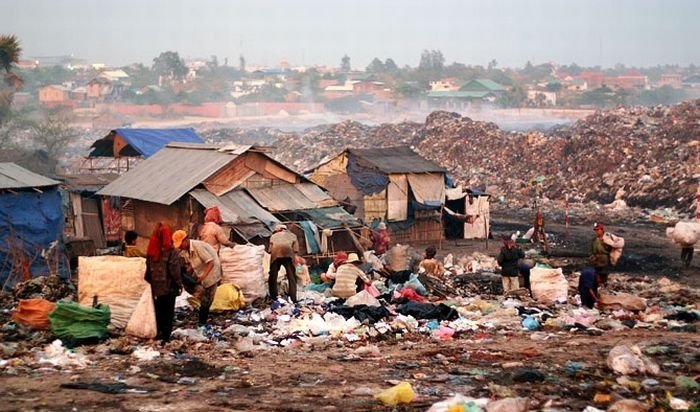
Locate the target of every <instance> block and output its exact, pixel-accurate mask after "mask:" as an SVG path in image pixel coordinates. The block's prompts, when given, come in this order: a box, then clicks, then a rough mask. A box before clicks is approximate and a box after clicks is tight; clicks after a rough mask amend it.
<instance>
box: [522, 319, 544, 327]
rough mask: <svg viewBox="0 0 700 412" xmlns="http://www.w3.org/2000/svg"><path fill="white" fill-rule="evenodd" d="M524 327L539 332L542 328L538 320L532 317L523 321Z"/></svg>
mask: <svg viewBox="0 0 700 412" xmlns="http://www.w3.org/2000/svg"><path fill="white" fill-rule="evenodd" d="M522 324H523V327H524V328H525V329H528V330H537V329H539V328H540V323H539V322H538V321H537V319H535V318H533V317H532V316H528V317H526V318H525V319H523V322H522Z"/></svg>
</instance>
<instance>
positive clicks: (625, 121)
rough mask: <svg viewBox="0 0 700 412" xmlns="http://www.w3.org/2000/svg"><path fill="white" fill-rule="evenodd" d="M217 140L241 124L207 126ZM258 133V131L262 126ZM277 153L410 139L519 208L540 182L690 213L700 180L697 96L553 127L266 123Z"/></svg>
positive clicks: (329, 151)
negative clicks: (298, 128) (294, 127)
mask: <svg viewBox="0 0 700 412" xmlns="http://www.w3.org/2000/svg"><path fill="white" fill-rule="evenodd" d="M204 134H205V136H206V137H207V138H209V139H212V140H214V141H221V140H226V138H227V137H236V136H241V135H242V133H240V132H228V133H224V132H221V131H218V132H213V131H212V132H209V133H204ZM256 134H258V135H259V133H258V132H256ZM264 134H265V137H266V139H265V141H264V142H261V143H265V144H270V143H269V142H270V140H272V139H271V137H276V139H275V140H274V143H273V145H274V148H273V149H272V155H273V156H274V157H275V158H277V159H278V160H280V161H281V162H283V163H284V164H286V165H289V166H291V167H292V168H294V169H296V170H298V171H301V172H303V171H306V170H308V169H310V168H312V167H314V166H315V165H317V164H318V163H319V162H321V161H322V160H323V159H324V158H326V157H327V156H331V155H334V154H336V153H338V152H340V151H342V150H343V149H345V148H346V147H353V148H371V147H388V146H395V145H410V146H412V147H413V148H414V149H415V150H416V151H417V152H419V153H420V154H421V155H423V156H425V157H426V158H428V159H431V160H433V161H435V162H437V163H438V164H440V165H442V166H444V167H445V168H447V169H448V170H449V172H450V174H451V175H452V176H453V177H454V178H455V179H456V181H457V182H459V183H462V184H463V185H465V186H466V187H473V188H479V189H486V190H488V191H489V192H490V193H492V194H494V195H496V196H499V197H500V196H503V198H504V199H506V200H507V201H509V203H513V204H514V205H515V206H517V205H524V204H527V202H529V201H530V200H531V198H532V195H533V194H534V191H535V187H534V186H533V182H539V185H540V187H541V190H542V194H543V195H544V196H545V197H546V198H549V199H553V200H563V198H564V196H565V195H569V198H570V199H572V200H573V201H596V202H599V203H603V204H605V203H610V202H613V201H615V200H622V201H624V202H625V203H626V204H627V205H628V206H633V207H634V206H637V207H642V208H650V209H654V208H673V209H675V210H677V211H680V212H689V211H690V210H691V208H692V205H693V200H694V196H695V192H696V190H697V184H698V179H700V161H698V159H700V100H693V101H688V102H684V103H681V104H679V105H675V106H653V107H620V108H616V109H612V110H607V111H599V112H596V113H595V114H593V115H591V116H588V117H586V118H585V119H582V120H579V121H578V122H576V123H574V124H573V125H571V126H567V127H559V128H555V129H552V130H548V131H544V132H543V131H529V132H506V131H504V130H502V129H500V128H499V127H498V126H497V125H496V124H495V123H490V122H481V121H474V120H472V119H470V118H469V117H465V116H461V115H459V114H457V113H450V112H444V111H436V112H433V113H432V114H430V115H429V116H428V117H427V118H426V120H425V123H415V122H402V123H398V124H382V125H378V126H368V125H364V124H361V123H358V122H353V121H345V122H342V123H338V124H334V125H324V126H317V127H314V128H310V129H306V130H305V131H303V132H301V133H295V132H274V131H271V130H266V131H265V133H264Z"/></svg>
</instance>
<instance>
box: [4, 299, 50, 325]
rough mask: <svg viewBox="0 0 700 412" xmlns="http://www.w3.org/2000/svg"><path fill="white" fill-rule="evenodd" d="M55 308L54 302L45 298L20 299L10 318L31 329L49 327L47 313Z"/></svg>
mask: <svg viewBox="0 0 700 412" xmlns="http://www.w3.org/2000/svg"><path fill="white" fill-rule="evenodd" d="M55 308H56V304H55V303H53V302H49V301H48V300H46V299H21V300H20V301H19V305H17V309H16V310H15V311H14V313H12V320H14V321H15V322H16V323H19V324H20V325H24V326H27V327H29V328H32V329H49V328H50V327H51V322H50V321H49V313H51V312H52V311H53V310H54V309H55Z"/></svg>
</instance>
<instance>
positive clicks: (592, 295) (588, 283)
mask: <svg viewBox="0 0 700 412" xmlns="http://www.w3.org/2000/svg"><path fill="white" fill-rule="evenodd" d="M605 281H606V275H605V274H603V273H601V272H600V271H599V270H597V269H594V268H586V269H584V270H583V271H582V272H581V276H579V278H578V293H579V295H580V296H581V304H582V305H583V306H585V307H587V308H588V309H593V306H594V305H595V303H596V302H598V299H600V295H598V286H600V285H604V284H605Z"/></svg>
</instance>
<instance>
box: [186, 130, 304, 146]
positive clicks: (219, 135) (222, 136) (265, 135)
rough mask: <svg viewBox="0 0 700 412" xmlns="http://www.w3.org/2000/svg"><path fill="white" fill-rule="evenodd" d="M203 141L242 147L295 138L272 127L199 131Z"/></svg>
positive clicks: (294, 134)
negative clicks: (230, 143) (232, 143)
mask: <svg viewBox="0 0 700 412" xmlns="http://www.w3.org/2000/svg"><path fill="white" fill-rule="evenodd" d="M200 134H201V136H202V138H204V141H206V142H209V143H213V144H225V143H228V142H235V143H237V144H242V145H248V144H249V145H261V146H264V145H269V144H271V143H273V142H275V141H277V140H281V139H285V138H288V137H291V136H296V133H291V132H283V131H281V130H279V129H275V128H272V127H256V128H253V129H236V128H217V129H205V130H201V131H200Z"/></svg>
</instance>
